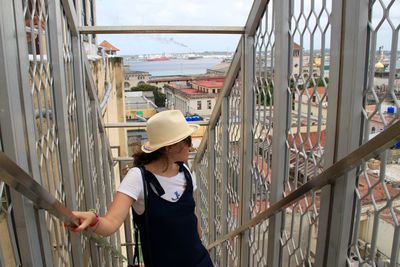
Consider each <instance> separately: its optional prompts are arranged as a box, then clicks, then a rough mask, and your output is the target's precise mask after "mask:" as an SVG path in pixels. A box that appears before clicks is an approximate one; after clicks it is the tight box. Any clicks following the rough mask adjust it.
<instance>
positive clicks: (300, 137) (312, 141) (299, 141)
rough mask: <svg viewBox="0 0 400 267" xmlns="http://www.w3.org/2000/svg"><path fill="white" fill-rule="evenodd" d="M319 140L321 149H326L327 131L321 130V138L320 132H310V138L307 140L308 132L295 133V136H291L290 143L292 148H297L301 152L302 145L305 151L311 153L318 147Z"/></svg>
mask: <svg viewBox="0 0 400 267" xmlns="http://www.w3.org/2000/svg"><path fill="white" fill-rule="evenodd" d="M293 138H294V140H295V141H294V142H292V140H293ZM318 138H319V145H320V146H321V147H325V144H326V129H323V130H321V136H320V137H319V133H318V132H310V133H309V136H308V138H307V132H305V133H300V134H295V133H293V136H292V135H291V134H289V136H288V143H289V145H290V147H296V148H297V149H299V150H301V145H303V148H304V150H305V151H309V150H312V149H314V148H315V147H316V146H317V145H318ZM292 143H293V144H292Z"/></svg>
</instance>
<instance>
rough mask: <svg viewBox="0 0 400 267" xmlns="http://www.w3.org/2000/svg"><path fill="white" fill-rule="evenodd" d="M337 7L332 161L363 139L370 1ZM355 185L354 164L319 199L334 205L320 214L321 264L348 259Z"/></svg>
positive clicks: (345, 0)
mask: <svg viewBox="0 0 400 267" xmlns="http://www.w3.org/2000/svg"><path fill="white" fill-rule="evenodd" d="M333 8H334V9H333V12H332V14H334V15H333V19H334V20H333V23H340V26H339V25H333V24H332V26H333V27H332V31H333V34H334V35H332V40H338V39H339V38H338V37H339V27H340V39H339V40H341V42H340V45H337V46H336V45H334V46H333V49H335V50H333V51H332V53H333V54H331V59H333V62H332V67H333V70H332V71H331V72H332V75H333V76H332V78H333V79H331V80H330V82H329V110H328V123H329V124H328V125H330V126H329V127H328V128H329V129H334V131H335V132H328V133H329V134H330V135H329V136H327V137H329V139H328V138H327V145H328V148H329V150H328V152H329V153H328V154H327V155H326V157H327V159H328V160H329V161H330V162H328V164H329V163H334V162H336V161H338V160H340V159H341V158H342V157H344V156H346V155H347V154H348V153H349V152H351V151H352V150H354V149H355V148H357V147H358V146H359V144H360V138H361V132H360V131H361V124H362V120H363V117H362V103H363V102H362V101H363V89H364V86H365V81H366V79H365V77H366V67H364V66H365V64H366V54H367V26H368V1H348V0H343V1H341V4H340V3H336V4H335V3H333ZM339 17H340V18H341V19H340V20H339ZM335 35H336V36H337V37H336V38H335ZM335 55H337V56H335ZM335 70H336V71H337V74H335ZM331 93H332V94H331ZM331 96H332V97H331ZM331 100H332V103H333V104H332V105H331ZM333 101H336V103H335V102H333ZM335 104H336V105H335ZM335 111H336V112H335ZM332 113H336V114H337V115H336V116H335V114H332ZM333 124H336V125H333ZM343 137H345V138H343ZM355 187H356V173H355V170H354V171H351V172H349V173H347V174H346V175H344V176H343V177H342V178H339V179H338V180H337V182H336V183H335V184H334V185H333V186H332V187H331V192H330V194H327V193H326V194H323V195H322V197H323V198H322V199H321V202H328V203H330V204H329V206H330V209H329V214H328V218H321V219H322V221H323V222H326V221H328V222H330V224H329V227H327V228H328V229H327V232H326V237H325V238H324V237H321V240H318V241H319V242H320V241H322V239H323V238H324V239H325V245H324V246H323V247H324V249H325V251H324V252H323V255H324V259H323V261H321V259H317V260H318V261H317V263H318V264H319V265H318V266H328V267H330V266H345V265H346V259H347V251H348V244H349V241H350V239H351V236H350V235H351V227H352V221H353V220H352V217H353V214H352V212H353V203H354V189H355ZM326 190H328V189H326ZM329 195H330V196H329ZM328 197H329V199H328ZM325 205H326V204H325ZM324 215H325V214H324ZM320 225H321V224H320ZM322 229H323V228H322ZM321 232H322V231H319V233H321ZM322 233H323V232H322Z"/></svg>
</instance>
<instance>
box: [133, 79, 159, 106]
mask: <svg viewBox="0 0 400 267" xmlns="http://www.w3.org/2000/svg"><path fill="white" fill-rule="evenodd" d="M131 91H132V92H138V91H153V95H154V102H155V103H154V104H156V105H157V107H165V99H166V95H165V94H163V93H161V92H160V91H159V88H158V87H157V86H154V85H151V84H147V83H145V84H139V85H138V86H133V87H131Z"/></svg>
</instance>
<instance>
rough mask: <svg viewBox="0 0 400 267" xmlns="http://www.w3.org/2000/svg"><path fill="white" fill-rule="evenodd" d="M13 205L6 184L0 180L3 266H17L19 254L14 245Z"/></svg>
mask: <svg viewBox="0 0 400 267" xmlns="http://www.w3.org/2000/svg"><path fill="white" fill-rule="evenodd" d="M12 210H13V205H12V202H11V199H10V194H9V190H8V187H7V185H5V184H4V182H0V231H1V235H2V238H1V240H0V257H1V258H2V259H1V260H2V261H0V262H2V263H3V264H4V265H5V266H18V265H20V264H21V263H20V262H19V257H20V256H19V255H18V254H17V255H16V253H18V250H17V246H16V244H17V243H16V240H15V233H14V225H13V224H12Z"/></svg>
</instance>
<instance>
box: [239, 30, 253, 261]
mask: <svg viewBox="0 0 400 267" xmlns="http://www.w3.org/2000/svg"><path fill="white" fill-rule="evenodd" d="M242 40H243V46H242V49H243V52H242V74H243V86H242V91H241V100H242V101H241V114H242V121H241V133H240V136H241V142H242V143H241V152H242V153H241V162H240V167H241V168H240V175H239V177H240V181H241V186H240V200H241V203H240V204H241V205H240V208H239V209H240V212H239V214H240V222H239V224H240V225H242V224H243V223H245V222H247V221H249V220H250V219H251V213H250V209H249V206H250V205H249V204H250V191H251V188H250V186H251V179H250V177H251V165H252V162H253V134H252V129H253V123H252V122H253V117H254V108H253V105H254V94H253V83H254V36H250V35H245V36H244V37H243V38H242ZM248 244H249V231H245V232H243V233H242V234H241V235H240V263H241V264H240V266H248V265H249V257H250V256H249V255H250V248H249V245H248Z"/></svg>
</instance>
